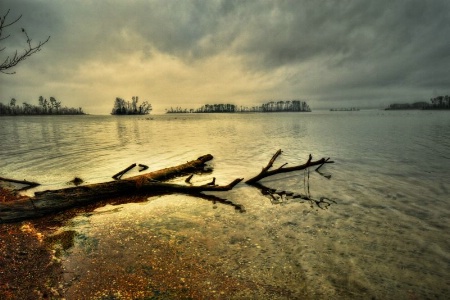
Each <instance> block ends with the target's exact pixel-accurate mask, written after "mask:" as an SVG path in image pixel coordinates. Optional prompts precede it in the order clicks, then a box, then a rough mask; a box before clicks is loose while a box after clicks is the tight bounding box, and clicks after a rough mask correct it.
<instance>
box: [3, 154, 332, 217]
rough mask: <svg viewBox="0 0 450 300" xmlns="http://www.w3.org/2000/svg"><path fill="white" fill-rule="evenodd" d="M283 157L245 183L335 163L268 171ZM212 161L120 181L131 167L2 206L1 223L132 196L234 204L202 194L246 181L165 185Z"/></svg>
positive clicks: (203, 159)
mask: <svg viewBox="0 0 450 300" xmlns="http://www.w3.org/2000/svg"><path fill="white" fill-rule="evenodd" d="M281 153H282V152H281V150H278V151H277V152H276V153H275V155H273V157H272V159H271V160H270V161H269V163H268V164H267V166H266V167H264V168H263V169H262V171H261V172H260V173H259V174H258V175H256V176H255V177H253V178H250V179H249V180H247V181H246V183H247V184H250V185H256V183H257V182H258V181H259V180H261V179H263V178H266V177H268V176H272V175H275V174H280V173H286V172H292V171H298V170H305V169H307V168H309V167H311V166H316V165H319V167H318V168H317V169H316V170H318V169H319V168H320V167H321V166H323V165H324V164H326V163H333V161H330V160H329V158H327V159H325V158H322V159H320V160H317V161H312V156H311V155H310V156H309V159H308V161H307V162H306V163H305V164H303V165H298V166H294V167H289V168H285V167H284V166H285V165H286V164H284V165H282V166H281V167H279V168H277V169H274V170H269V169H270V168H272V166H273V163H274V162H275V160H276V159H277V158H278V156H279V155H280V154H281ZM212 159H213V156H212V155H211V154H207V155H204V156H201V157H199V158H198V159H196V160H193V161H190V162H187V163H185V164H181V165H179V166H175V167H170V168H166V169H161V170H158V171H154V172H150V173H147V174H143V175H137V176H133V177H129V178H126V179H124V180H119V179H120V177H121V176H122V175H123V174H125V173H126V172H127V171H128V170H129V169H131V168H132V167H134V166H135V165H132V166H130V167H128V168H127V169H125V170H123V171H121V172H119V173H117V174H116V175H114V178H115V179H116V180H115V181H110V182H103V183H96V184H90V185H84V186H76V187H70V188H64V189H59V190H50V191H43V192H36V193H35V195H34V197H28V198H25V199H20V200H17V201H12V202H6V203H0V223H7V222H17V221H21V220H25V219H31V218H37V217H42V216H45V215H48V214H52V213H57V212H60V211H63V210H65V209H68V208H72V207H78V206H86V205H89V204H94V203H97V202H100V201H102V200H105V199H114V198H117V197H122V196H130V195H143V196H144V195H155V194H166V193H184V194H193V195H196V196H200V197H202V198H208V200H211V201H219V202H222V203H226V204H230V203H231V202H229V201H227V200H224V199H221V198H218V197H215V196H207V195H203V194H201V192H205V191H228V190H231V189H233V187H234V186H235V185H237V184H238V183H239V182H241V181H242V180H243V178H237V179H235V180H233V181H232V182H230V183H229V184H228V185H224V186H218V185H216V184H215V178H214V179H213V180H212V182H210V183H208V184H205V185H201V186H193V185H190V179H191V178H192V176H189V177H188V178H187V179H186V181H185V182H186V183H187V184H189V185H180V184H172V183H164V182H162V181H167V180H170V179H172V178H175V177H179V176H185V175H188V174H193V173H204V172H206V170H205V163H206V162H208V161H210V160H212ZM327 178H328V177H327ZM21 183H26V184H30V182H25V181H23V182H21ZM230 205H232V206H234V207H235V208H236V209H239V210H241V211H244V208H243V206H241V205H239V204H233V203H231V204H230Z"/></svg>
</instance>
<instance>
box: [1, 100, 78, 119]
mask: <svg viewBox="0 0 450 300" xmlns="http://www.w3.org/2000/svg"><path fill="white" fill-rule="evenodd" d="M84 114H85V113H84V112H83V109H82V108H81V107H78V108H73V107H67V106H62V105H61V101H58V100H56V98H55V97H50V100H47V98H44V97H42V96H39V99H38V105H34V104H29V103H28V102H23V103H22V104H17V100H16V99H15V98H12V99H11V100H10V101H9V104H8V105H6V104H3V103H2V102H0V116H26V115H84Z"/></svg>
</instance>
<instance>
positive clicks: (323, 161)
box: [245, 149, 334, 185]
mask: <svg viewBox="0 0 450 300" xmlns="http://www.w3.org/2000/svg"><path fill="white" fill-rule="evenodd" d="M281 153H282V151H281V149H280V150H278V151H277V152H276V153H275V154H274V155H273V156H272V158H271V159H270V161H269V163H268V164H267V166H265V167H264V168H263V169H262V170H261V172H260V173H259V174H258V175H256V176H255V177H252V178H250V179H248V180H247V181H245V183H247V184H250V185H252V184H254V183H255V182H258V181H260V180H261V179H263V178H266V177H269V176H273V175H276V174H281V173H288V172H293V171H300V170H305V169H307V168H309V167H312V166H317V165H320V166H322V165H324V164H331V163H334V161H331V160H329V158H327V159H326V158H321V159H319V160H316V161H313V160H312V155H311V154H310V155H309V158H308V161H307V162H306V163H304V164H302V165H298V166H293V167H287V168H285V167H284V166H285V165H286V164H284V165H282V166H281V167H279V168H277V169H274V170H270V169H271V168H272V167H273V163H274V162H275V160H276V159H277V158H278V156H280V155H281Z"/></svg>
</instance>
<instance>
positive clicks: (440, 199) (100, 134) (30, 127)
mask: <svg viewBox="0 0 450 300" xmlns="http://www.w3.org/2000/svg"><path fill="white" fill-rule="evenodd" d="M0 132H1V135H2V143H1V144H0V176H3V177H12V178H18V179H27V180H32V181H38V182H42V183H43V184H44V185H43V187H42V189H48V188H57V187H62V186H64V185H65V182H67V181H69V180H71V179H73V177H74V176H78V177H81V178H82V179H84V180H85V181H87V182H88V183H92V182H99V181H106V180H110V177H111V176H112V175H113V174H115V173H117V172H118V171H120V170H122V169H123V168H124V167H126V166H128V165H130V164H131V163H144V164H146V165H149V166H150V169H149V171H151V170H156V169H160V168H164V167H168V166H173V165H177V164H180V163H184V162H186V161H188V160H192V159H195V158H197V157H198V156H200V155H204V154H207V153H211V154H213V155H214V157H215V158H214V160H213V161H212V162H211V165H212V166H213V167H214V172H213V174H210V175H207V177H197V176H196V177H197V178H196V177H194V179H195V178H196V180H197V181H196V183H197V184H198V183H203V182H208V181H210V180H211V177H213V176H214V177H216V178H217V182H218V183H219V184H226V183H228V182H230V181H232V180H233V179H235V178H239V177H245V178H249V177H250V176H252V175H255V174H256V173H258V172H259V171H260V170H261V167H263V166H265V165H266V163H267V162H268V160H269V159H270V158H271V157H272V155H273V154H274V153H275V151H276V150H277V149H280V148H281V149H283V150H284V153H283V155H282V156H281V157H280V158H279V159H278V160H277V166H280V165H281V164H283V163H285V162H287V163H289V164H288V166H292V165H295V164H300V163H304V162H305V161H306V160H307V158H308V155H309V154H310V153H311V154H313V156H314V158H315V159H318V158H320V157H322V156H325V157H331V158H332V159H333V160H335V161H336V163H335V164H333V165H327V166H325V167H323V168H322V171H323V172H325V173H327V174H331V175H332V177H331V179H327V178H325V177H323V176H321V175H319V174H317V173H316V172H311V174H310V190H311V194H312V196H313V197H315V198H317V199H318V198H320V197H321V196H325V197H329V198H332V199H336V202H337V203H336V204H334V203H333V204H332V205H331V206H329V207H328V209H326V210H321V209H319V208H317V207H315V206H313V207H311V206H310V204H309V203H308V202H305V201H301V200H298V199H291V200H288V201H285V202H283V203H282V204H278V205H273V204H271V202H270V200H269V199H267V198H266V197H265V196H263V195H262V194H261V193H260V192H259V190H257V189H255V188H253V187H249V186H246V185H245V184H243V183H241V184H239V185H238V186H237V187H236V188H235V189H234V190H232V191H230V192H226V193H220V194H219V193H215V195H217V196H220V197H222V198H226V199H228V200H230V201H232V202H233V203H236V204H242V205H244V206H245V208H246V213H244V214H241V213H236V211H235V209H234V208H233V207H231V206H227V205H221V204H213V203H212V202H210V201H205V200H203V199H199V198H193V197H187V196H181V195H170V196H164V197H155V198H151V199H149V202H146V203H141V204H126V205H121V206H118V207H110V206H108V207H104V208H102V209H99V210H97V211H95V212H94V213H93V214H90V215H85V216H79V217H77V218H75V219H73V220H72V221H71V222H70V223H69V224H68V226H67V227H68V228H67V229H71V230H72V229H74V230H75V231H76V232H77V233H78V235H77V238H76V246H75V247H74V248H73V249H72V250H71V251H70V252H69V253H68V256H67V257H66V258H65V267H66V270H67V274H66V277H67V278H66V279H67V282H68V286H67V299H76V298H77V295H85V296H86V297H92V296H94V295H96V296H100V295H101V294H105V293H106V294H111V295H113V294H117V293H119V291H118V290H115V289H114V288H112V286H114V287H118V286H121V287H122V289H121V293H122V297H123V298H124V299H128V298H139V297H141V298H144V297H152V296H154V297H160V299H163V298H164V297H166V298H170V297H171V296H174V295H185V296H186V297H187V296H188V295H190V296H191V297H192V298H195V299H213V298H217V299H221V298H223V299H230V298H232V296H231V295H234V297H235V298H236V299H249V298H250V299H251V298H265V299H292V298H302V297H303V298H304V297H306V298H313V299H314V298H316V299H317V298H336V297H337V298H357V299H360V298H381V299H386V298H388V299H427V298H428V299H443V298H445V296H446V295H448V294H449V293H450V282H449V281H448V274H449V271H450V270H449V268H450V254H449V252H448V249H450V242H449V241H450V235H449V232H450V228H449V227H450V225H449V222H448V220H449V216H450V204H449V202H448V194H449V190H450V184H449V182H450V180H449V179H450V174H449V172H448V170H449V169H450V160H449V153H450V144H449V142H448V141H449V140H450V119H449V118H448V113H447V112H432V111H427V112H421V111H415V112H405V111H389V112H386V111H360V112H317V113H309V114H245V115H243V114H238V115H226V114H224V115H163V116H152V117H151V118H148V117H142V116H133V117H128V116H123V117H111V116H104V117H103V116H75V117H59V116H52V117H17V118H10V117H6V118H1V119H0ZM3 141H4V142H3ZM277 166H275V167H277ZM136 174H137V171H136ZM130 175H133V174H130ZM303 176H304V174H303V172H299V173H290V174H285V175H278V176H276V177H274V178H270V179H269V178H268V179H265V180H264V181H263V183H264V185H266V186H268V187H271V188H276V189H280V190H285V191H292V192H296V193H304V190H305V186H304V177H303ZM181 182H182V181H181ZM94 270H95V272H94ZM100 279H104V280H100ZM69 282H70V283H69ZM111 282H113V283H114V284H113V285H112V284H111Z"/></svg>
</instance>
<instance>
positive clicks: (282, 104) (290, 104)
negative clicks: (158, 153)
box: [166, 100, 311, 114]
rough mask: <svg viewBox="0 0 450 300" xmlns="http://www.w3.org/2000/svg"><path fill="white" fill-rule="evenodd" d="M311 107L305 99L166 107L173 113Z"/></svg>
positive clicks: (304, 110)
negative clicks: (258, 104) (239, 104)
mask: <svg viewBox="0 0 450 300" xmlns="http://www.w3.org/2000/svg"><path fill="white" fill-rule="evenodd" d="M310 111H311V109H310V108H309V105H308V104H307V103H306V102H305V101H300V100H292V101H291V100H288V101H281V100H280V101H270V102H267V103H264V104H262V105H260V106H252V107H248V106H242V105H241V106H238V105H235V104H205V105H202V106H201V107H200V108H197V109H193V108H190V109H183V108H181V107H176V108H172V107H171V108H169V109H166V112H167V113H168V114H172V113H242V112H310Z"/></svg>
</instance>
